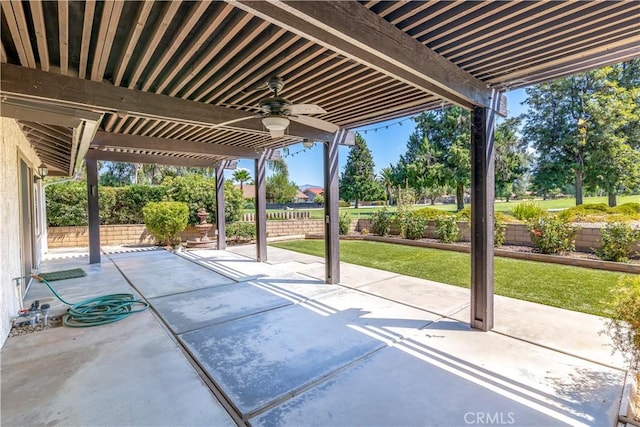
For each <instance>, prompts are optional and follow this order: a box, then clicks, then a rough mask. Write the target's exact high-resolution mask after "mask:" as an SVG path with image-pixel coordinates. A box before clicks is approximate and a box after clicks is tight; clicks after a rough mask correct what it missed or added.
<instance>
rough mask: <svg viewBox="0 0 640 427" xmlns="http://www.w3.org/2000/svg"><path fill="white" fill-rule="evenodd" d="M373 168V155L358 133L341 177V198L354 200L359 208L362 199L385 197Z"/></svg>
mask: <svg viewBox="0 0 640 427" xmlns="http://www.w3.org/2000/svg"><path fill="white" fill-rule="evenodd" d="M373 168H374V163H373V156H372V155H371V151H370V150H369V148H368V147H367V142H366V141H365V140H364V138H363V137H362V135H360V134H359V133H356V141H355V145H354V146H353V147H351V149H350V150H349V156H348V157H347V163H346V165H345V167H344V171H343V172H342V176H341V177H340V190H339V191H340V198H341V199H342V200H353V201H354V202H355V208H356V209H357V208H358V204H359V202H360V201H361V200H362V201H367V200H378V199H381V198H382V197H384V196H383V194H384V193H383V190H382V188H381V187H380V184H378V182H377V181H376V177H375V174H374V173H373Z"/></svg>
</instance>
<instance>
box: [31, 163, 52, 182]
mask: <svg viewBox="0 0 640 427" xmlns="http://www.w3.org/2000/svg"><path fill="white" fill-rule="evenodd" d="M48 173H49V169H48V168H47V167H46V166H45V165H44V164H42V165H40V166H38V175H36V176H34V177H33V182H37V181H38V180H39V179H44V177H45V176H47V174H48Z"/></svg>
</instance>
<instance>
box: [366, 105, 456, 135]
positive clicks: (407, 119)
mask: <svg viewBox="0 0 640 427" xmlns="http://www.w3.org/2000/svg"><path fill="white" fill-rule="evenodd" d="M446 105H447V104H446V102H445V101H444V100H443V101H442V102H441V103H440V108H441V109H444V108H445V107H446ZM429 111H431V110H424V111H422V112H420V113H417V114H414V115H413V116H411V117H405V118H404V119H402V120H398V121H397V122H393V123H388V124H386V125H382V126H378V127H375V128H367V129H360V130H358V132H363V133H364V134H365V135H366V134H367V132H378V129H385V130H387V129H389V128H390V127H391V126H395V125H398V126H402V123H404V122H406V121H409V120H413V119H415V118H416V117H418V116H419V115H421V114H424V113H427V112H429Z"/></svg>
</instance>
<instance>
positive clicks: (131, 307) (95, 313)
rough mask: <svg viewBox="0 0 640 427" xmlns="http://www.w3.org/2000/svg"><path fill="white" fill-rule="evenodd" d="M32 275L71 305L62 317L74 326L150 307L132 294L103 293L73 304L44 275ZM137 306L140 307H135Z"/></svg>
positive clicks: (108, 320)
mask: <svg viewBox="0 0 640 427" xmlns="http://www.w3.org/2000/svg"><path fill="white" fill-rule="evenodd" d="M32 277H33V278H34V279H37V280H39V281H40V282H42V283H44V284H45V285H46V286H47V287H48V288H49V290H50V291H51V292H52V293H53V295H55V296H56V298H58V299H59V300H60V301H61V302H62V303H63V304H66V305H68V306H70V307H69V309H68V310H67V314H65V316H64V317H63V318H62V324H63V325H65V326H69V327H72V328H87V327H90V326H99V325H106V324H107V323H113V322H117V321H118V320H122V319H124V318H126V317H129V316H130V315H132V314H134V313H140V312H141V311H144V310H146V309H147V308H149V304H148V303H147V302H145V301H142V300H137V299H135V297H134V296H133V295H132V294H109V295H102V296H98V297H94V298H89V299H87V300H84V301H81V302H79V303H76V304H73V303H70V302H67V301H65V300H64V299H62V297H61V296H60V295H59V294H58V293H57V292H56V290H55V289H53V287H52V286H51V285H50V284H49V282H47V281H46V280H45V279H44V278H43V277H40V276H37V275H34V276H32ZM136 306H138V308H135V307H136Z"/></svg>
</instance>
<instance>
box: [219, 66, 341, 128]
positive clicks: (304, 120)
mask: <svg viewBox="0 0 640 427" xmlns="http://www.w3.org/2000/svg"><path fill="white" fill-rule="evenodd" d="M267 87H268V88H269V89H270V90H271V92H273V96H272V97H270V98H264V99H262V100H261V101H260V102H259V104H258V105H259V107H253V108H257V109H259V110H260V113H258V114H256V115H252V116H247V117H242V118H239V119H235V120H230V121H228V122H224V123H219V124H218V125H216V127H220V126H227V125H230V124H232V123H236V122H240V121H244V120H248V119H257V118H262V124H263V125H264V127H265V128H267V129H268V130H269V133H270V134H271V137H272V138H280V137H283V136H284V132H285V130H286V129H287V127H288V126H289V123H290V122H291V121H294V122H298V123H301V124H303V125H306V126H309V127H313V128H316V129H320V130H324V131H326V132H331V133H333V132H336V131H337V130H338V129H339V126H337V125H334V124H333V123H330V122H328V121H326V120H322V119H318V118H316V117H311V116H309V114H326V113H327V112H326V111H325V110H324V109H323V108H322V107H320V106H319V105H315V104H292V103H291V102H290V101H288V100H287V99H285V98H282V97H280V96H278V94H279V93H280V91H281V90H282V88H283V87H284V81H283V80H282V79H281V78H279V77H273V78H271V79H270V80H269V81H268V82H267Z"/></svg>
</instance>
